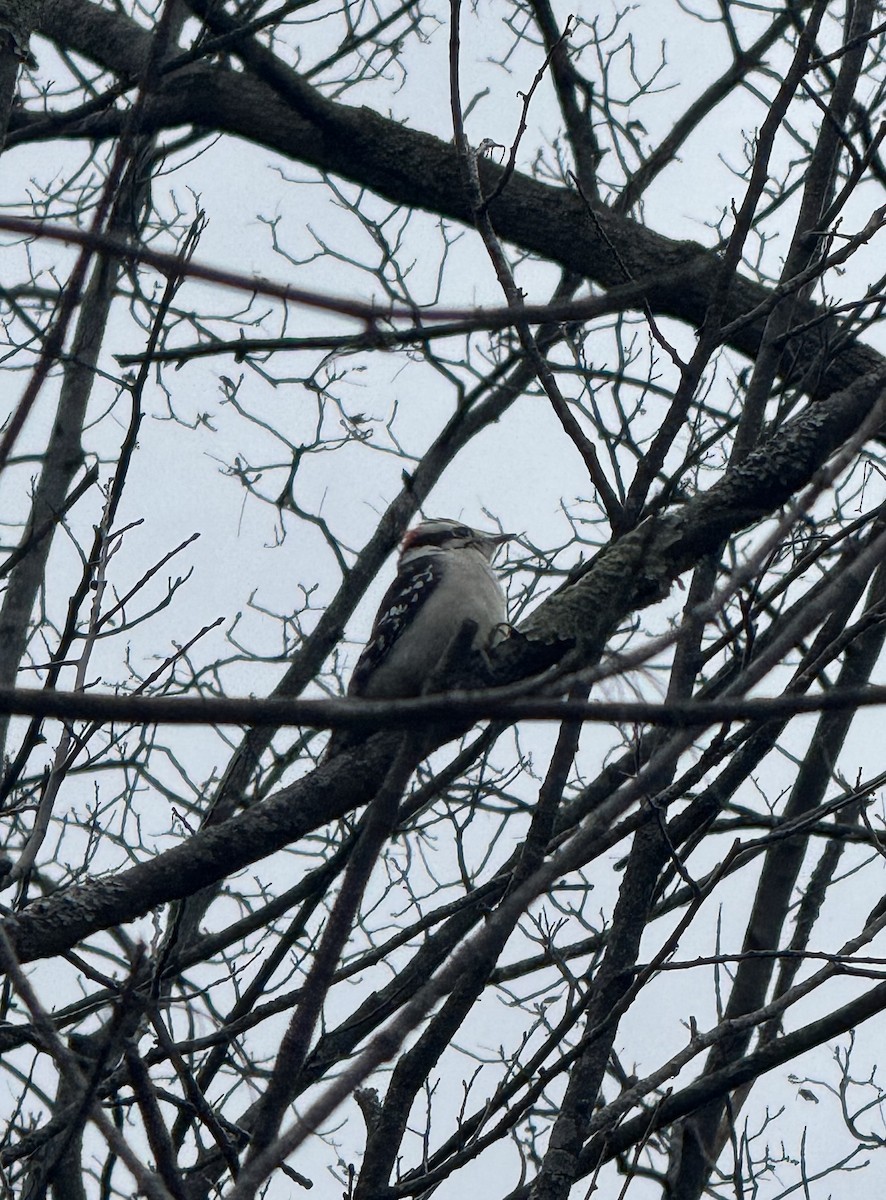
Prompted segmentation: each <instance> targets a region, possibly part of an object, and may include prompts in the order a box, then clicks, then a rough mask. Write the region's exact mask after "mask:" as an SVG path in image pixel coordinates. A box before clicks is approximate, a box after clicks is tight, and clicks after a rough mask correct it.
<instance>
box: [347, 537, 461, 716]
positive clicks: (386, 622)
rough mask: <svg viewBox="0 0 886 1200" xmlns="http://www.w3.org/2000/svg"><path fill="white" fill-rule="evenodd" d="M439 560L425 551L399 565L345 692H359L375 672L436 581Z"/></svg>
mask: <svg viewBox="0 0 886 1200" xmlns="http://www.w3.org/2000/svg"><path fill="white" fill-rule="evenodd" d="M439 577H440V564H439V563H438V562H437V561H436V557H435V556H432V555H428V556H426V557H421V558H417V559H415V561H414V562H411V563H407V565H406V566H404V567H402V568H401V570H400V572H399V573H398V575H397V578H396V579H395V580H394V582H393V583H392V584H391V586H390V587H389V588H388V590H387V592H386V594H385V598H384V600H382V602H381V607H380V608H379V610H378V614H377V616H376V618H375V623H374V625H373V626H372V634H371V636H370V638H369V641H368V642H367V644H366V647H365V648H364V650H363V653H362V654H361V655H360V657H359V659H358V660H357V665H356V667H355V668H354V674H353V675H352V677H351V682H350V685H349V687H348V695H349V696H362V695H363V692H364V690H365V688H366V685H367V683H368V681H369V680H370V678H372V676H373V675H375V674H376V672H377V671H378V670H379V668H380V667H382V666H383V665H384V662H385V660H386V659H387V657H388V656H389V654H390V653H391V650H392V648H393V647H394V645H396V643H397V642H398V641H399V640H400V638H401V637H402V636H403V633H404V631H405V630H406V629H408V628H409V626H410V625H411V624H412V622H413V621H414V620H415V617H416V616H417V614H418V613H419V611H420V610H421V607H422V602H423V600H424V599H425V598H426V597H427V596H428V595H430V593H431V592H433V590H434V588H435V586H436V584H437V583H438V582H439Z"/></svg>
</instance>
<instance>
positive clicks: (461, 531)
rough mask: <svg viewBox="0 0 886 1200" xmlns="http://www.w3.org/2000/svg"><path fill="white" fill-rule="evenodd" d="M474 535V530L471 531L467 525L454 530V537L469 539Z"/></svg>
mask: <svg viewBox="0 0 886 1200" xmlns="http://www.w3.org/2000/svg"><path fill="white" fill-rule="evenodd" d="M473 533H474V531H473V529H469V528H468V526H467V525H459V526H458V528H457V529H453V531H452V536H453V537H466V538H469V537H472V536H473Z"/></svg>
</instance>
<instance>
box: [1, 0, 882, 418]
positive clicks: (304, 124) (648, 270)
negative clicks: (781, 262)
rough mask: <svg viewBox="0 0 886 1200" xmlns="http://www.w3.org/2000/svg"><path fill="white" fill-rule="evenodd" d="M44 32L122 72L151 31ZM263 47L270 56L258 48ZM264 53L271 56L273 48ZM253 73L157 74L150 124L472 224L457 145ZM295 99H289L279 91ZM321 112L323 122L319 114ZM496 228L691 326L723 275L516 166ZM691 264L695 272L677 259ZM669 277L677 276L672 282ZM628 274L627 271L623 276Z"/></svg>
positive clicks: (753, 287)
mask: <svg viewBox="0 0 886 1200" xmlns="http://www.w3.org/2000/svg"><path fill="white" fill-rule="evenodd" d="M40 29H41V32H42V33H43V34H44V35H45V36H46V37H49V38H51V39H52V40H54V41H56V42H57V43H58V44H59V45H60V46H64V47H66V48H68V49H70V50H74V51H76V52H77V53H79V54H82V55H84V56H85V57H87V58H89V59H91V60H92V61H94V62H96V63H98V64H99V65H101V66H103V67H105V68H107V69H108V70H111V71H114V72H116V73H118V74H120V75H122V76H127V75H131V74H132V73H134V71H135V70H137V67H138V64H139V63H140V62H141V60H142V58H143V56H144V55H145V54H147V53H148V50H149V46H150V36H149V35H148V34H147V33H146V31H145V30H143V29H141V28H140V27H139V26H138V25H136V24H135V23H134V22H130V21H129V20H128V19H127V18H125V17H123V16H121V15H119V14H117V13H108V12H106V11H103V10H101V9H99V8H98V7H97V6H96V5H93V4H91V3H89V0H47V4H46V6H45V8H44V11H43V14H42V20H41V24H40ZM265 54H266V55H267V54H270V52H269V51H265ZM271 57H272V58H273V56H271ZM263 65H264V67H265V68H268V69H267V70H266V71H265V77H264V78H262V79H259V78H256V76H255V75H254V74H251V73H249V72H246V73H238V72H234V71H231V70H229V69H228V68H226V67H225V66H223V65H220V64H206V63H198V64H195V65H188V66H186V67H182V68H181V69H180V70H178V71H175V72H173V73H171V74H169V75H167V76H166V77H164V78H163V79H162V80H161V82H160V85H159V87H158V90H157V92H156V94H155V95H154V96H153V97H152V98H151V99H150V100H148V101H147V103H146V105H145V110H144V113H143V115H142V126H143V129H144V130H145V132H157V131H159V130H162V129H170V128H175V127H177V126H180V125H196V126H198V127H202V128H205V129H207V130H208V131H209V130H218V131H221V132H227V133H230V134H232V135H234V136H237V137H243V138H245V139H247V140H248V141H251V142H253V143H258V144H261V145H264V146H266V147H267V148H269V149H272V150H275V151H277V152H278V153H280V154H282V155H284V156H285V157H287V158H291V159H293V160H296V161H299V162H303V163H306V164H308V165H311V166H315V167H317V168H318V169H319V170H322V171H328V172H331V173H333V174H337V175H340V176H341V177H343V178H345V179H350V180H352V181H353V182H355V183H357V184H360V185H361V186H363V187H367V188H369V189H371V190H372V191H374V192H375V193H376V194H378V195H379V196H382V197H384V198H385V199H387V200H390V201H391V202H392V203H394V204H401V205H407V206H410V207H414V208H418V209H424V210H425V211H429V212H433V213H437V214H439V215H441V216H444V217H450V218H453V219H455V220H457V221H460V222H463V223H465V224H470V223H471V219H472V218H471V212H470V205H469V202H468V200H467V198H466V196H465V194H464V189H463V188H462V186H461V178H460V173H459V167H458V152H457V150H456V148H455V147H454V146H453V145H451V144H449V143H446V142H444V141H442V140H441V139H439V138H436V137H433V136H432V135H431V134H428V133H423V132H421V131H420V130H415V129H410V128H407V127H406V126H404V125H402V124H400V123H399V122H398V121H394V120H391V119H390V118H387V117H383V116H380V115H379V114H378V113H375V112H373V111H372V110H371V109H368V108H353V107H349V106H347V105H344V104H338V103H335V102H333V101H330V100H327V99H325V98H324V97H322V96H321V94H320V93H319V92H312V96H311V104H310V107H311V110H312V113H313V119H308V118H306V117H305V116H304V115H303V112H304V108H305V102H304V96H305V92H306V89H308V90H311V89H309V87H308V85H307V84H305V82H304V81H303V80H302V79H301V78H300V77H299V76H298V75H297V74H296V73H295V72H294V71H292V70H291V69H290V68H289V67H286V66H285V65H284V64H283V63H282V62H280V61H279V60H275V62H274V72H273V83H274V86H273V87H272V86H270V85H269V83H268V82H266V79H267V78H268V76H269V74H270V70H269V63H268V60H267V58H265V59H264V60H263ZM287 84H288V85H289V91H288V95H289V96H290V97H291V96H292V95H293V94H295V95H296V96H297V97H299V98H300V100H299V104H298V106H296V104H295V103H294V102H293V101H292V99H291V98H290V99H289V101H287V99H285V98H284V96H283V95H282V89H283V88H284V87H285V86H286V85H287ZM318 113H322V120H320V119H318V115H317V114H318ZM123 120H124V116H123V114H121V113H118V112H116V111H111V112H107V113H103V114H98V115H96V116H93V117H90V118H86V119H84V120H82V121H80V122H78V123H76V124H73V125H72V124H71V123H70V122H69V120H68V119H67V117H66V116H65V115H64V114H58V115H57V116H56V117H49V118H47V117H46V116H45V114H43V113H41V114H39V115H31V114H23V115H21V116H16V117H15V118H14V121H13V128H14V131H15V136H16V139H17V141H19V142H26V141H28V140H30V139H31V138H33V139H34V140H37V139H44V138H57V137H75V138H85V137H89V138H95V139H104V138H109V137H114V136H116V135H117V134H118V133H119V132H120V129H121V127H122V123H123ZM478 169H479V172H480V182H481V184H482V187H483V192H484V194H485V195H489V194H491V193H492V192H493V191H494V190H495V187H496V185H497V183H498V182H499V179H500V178H501V174H502V168H501V167H499V166H498V165H497V164H496V163H494V162H493V161H492V160H491V159H489V158H482V159H481V160H480V161H479V163H478ZM490 213H491V216H492V218H493V220H494V222H495V227H496V229H497V231H498V233H499V236H500V237H501V238H502V239H503V240H505V241H507V242H510V243H512V244H514V245H517V246H519V247H521V248H523V249H525V250H528V251H531V252H533V253H536V254H538V255H540V256H541V257H543V258H547V259H549V260H551V261H553V262H556V263H558V264H560V265H561V266H563V267H565V268H566V269H567V270H570V271H572V272H575V273H576V274H579V275H582V276H585V277H587V278H588V279H590V280H592V281H593V282H594V283H596V284H598V285H599V286H600V287H603V288H607V289H608V288H611V287H615V286H618V285H620V284H624V283H627V282H630V281H631V280H635V279H638V278H640V277H642V276H647V275H648V276H651V275H653V274H659V273H660V274H661V282H660V283H659V285H658V286H656V287H654V288H652V289H651V290H650V293H649V294H648V295H647V297H646V299H647V302H648V305H649V308H650V311H652V312H653V313H654V314H656V315H661V316H670V317H674V318H676V319H678V320H681V321H685V322H687V323H689V324H692V325H700V324H701V323H702V321H703V319H704V315H705V312H706V309H707V305H708V299H709V296H710V291H711V287H712V286H713V284H714V282H715V279H716V277H717V273H718V271H719V261H718V259H717V256H716V253H715V252H713V251H711V250H708V249H705V248H704V247H703V246H700V245H699V244H698V243H695V242H687V241H674V240H673V239H671V238H667V237H664V236H662V235H661V234H658V233H656V232H654V231H653V230H650V229H648V228H646V227H645V226H643V225H641V224H640V223H639V222H637V221H633V220H631V219H629V218H627V217H624V216H621V215H618V214H616V213H613V212H612V211H609V210H606V209H599V210H595V214H594V219H593V220H592V219H591V218H590V216H589V214H588V211H587V207H586V204H585V201H584V200H583V199H582V197H581V196H579V195H578V194H577V193H575V192H572V191H569V190H567V189H566V188H563V187H556V186H553V185H550V184H546V183H542V182H540V181H538V180H536V179H532V178H531V177H529V176H527V175H525V174H521V173H519V172H515V173H514V175H513V176H512V178H511V180H510V182H509V183H508V186H507V188H506V189H505V191H504V192H503V193H502V195H501V196H499V198H498V199H497V200H496V201H495V204H494V205H493V206H492V207H491V210H490ZM690 265H691V266H692V268H693V271H692V278H690V279H688V280H687V279H685V277H683V276H684V273H685V268H687V267H688V266H690ZM669 272H677V273H680V274H681V279H680V281H679V282H678V283H676V284H675V283H673V282H671V281H669V280H668V278H667V276H668V273H669ZM626 275H627V276H628V278H626ZM770 299H771V291H770V290H769V289H767V288H766V287H764V286H762V285H760V284H757V283H754V282H752V281H750V280H748V279H745V278H743V277H742V276H740V275H737V276H736V277H735V280H734V283H733V286H732V289H731V292H730V296H729V302H728V304H727V306H726V309H725V311H724V313H723V321H724V323H725V324H729V323H730V322H733V321H735V320H738V318H740V317H741V316H742V314H744V313H747V312H750V311H751V310H754V309H757V308H758V307H759V306H760V305H764V306H765V305H766V303H767V301H769V300H770ZM824 315H825V314H824V312H823V310H821V309H820V308H819V307H817V306H815V305H812V304H808V303H804V304H798V306H797V309H796V320H797V322H798V323H805V322H808V321H810V320H814V319H815V318H821V317H823V316H824ZM764 326H765V316H764V315H758V316H757V318H756V319H755V320H754V321H752V322H750V323H749V324H747V325H745V326H742V327H740V328H734V329H733V330H732V331H731V334H730V339H729V344H730V345H731V346H732V347H733V348H734V349H736V350H738V351H739V352H740V353H742V354H745V355H747V356H748V357H753V355H754V354H755V352H756V350H757V348H758V346H759V343H760V338H761V336H762V333H763V330H764ZM827 328H828V326H827V324H826V325H825V326H823V327H822V328H817V329H816V330H815V332H814V334H811V335H810V336H809V338H808V343H809V344H808V348H806V347H805V346H804V347H800V346H797V345H794V344H793V343H792V350H793V351H794V352H795V357H799V358H801V359H804V360H809V359H811V358H812V356H813V354H814V353H815V351H817V350H820V349H821V348H822V347H823V346H826V344H827V336H826V335H827ZM881 362H882V360H881V358H880V356H879V355H878V354H877V353H876V352H875V351H873V350H871V349H870V348H868V347H866V346H863V345H859V344H854V345H850V346H848V347H847V348H846V349H845V350H844V351H843V352H842V353H841V354H840V355H839V356H838V357H837V358H835V359H834V360H833V361H832V362H829V363H828V364H827V367H826V369H825V370H824V371H823V373H822V375H821V377H820V378H819V379H818V380H816V383H815V394H816V395H817V396H822V395H827V394H828V393H830V392H832V391H834V390H836V389H838V388H842V387H845V386H846V385H847V384H849V383H851V382H852V381H853V379H855V378H857V377H858V376H859V375H862V374H868V373H869V372H871V371H872V370H876V369H877V368H878V367H879V366H880V365H881Z"/></svg>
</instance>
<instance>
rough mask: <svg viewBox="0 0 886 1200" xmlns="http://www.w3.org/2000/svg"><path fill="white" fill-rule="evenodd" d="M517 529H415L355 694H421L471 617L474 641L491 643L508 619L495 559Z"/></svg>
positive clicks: (354, 680)
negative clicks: (502, 531)
mask: <svg viewBox="0 0 886 1200" xmlns="http://www.w3.org/2000/svg"><path fill="white" fill-rule="evenodd" d="M512 536H513V535H512V534H509V533H487V532H485V531H484V530H481V529H472V528H471V526H470V525H465V524H463V523H462V522H461V521H450V520H447V519H443V518H439V517H438V518H434V519H432V520H428V521H422V523H421V524H420V525H417V526H416V527H415V528H414V529H410V530H409V531H408V532H407V534H406V536H405V537H404V538H403V542H402V544H401V546H400V558H399V562H398V564H397V577H396V579H395V580H394V582H393V583H392V584H391V586H390V587H389V588H388V591H387V594H386V595H385V598H384V599H383V600H382V603H381V607H380V608H379V610H378V613H377V614H376V617H375V621H374V623H373V626H372V633H371V634H370V637H369V641H368V642H367V644H366V646H365V648H364V650H363V652H362V654H361V655H360V657H359V659H358V660H357V665H356V667H355V668H354V674H353V675H352V677H351V682H350V685H349V687H348V695H349V696H361V697H364V698H366V699H373V700H378V699H385V700H390V699H397V698H400V697H404V696H419V695H421V693H422V692H423V691H425V689H426V688H427V685H428V682H429V681H430V680H431V679H432V677H433V675H434V672H435V671H436V670H437V669H438V668H439V666H440V662H441V659H442V658H443V656H444V655H445V653H446V651H447V649H448V648H449V646H450V645H451V644H452V642H453V639H454V638H455V637H456V636H457V635H458V634H459V632H460V631H461V630H462V628H463V627H464V625H465V623H466V622H467V621H472V622H474V623H475V624H476V626H477V629H476V633H475V634H474V638H473V648H474V649H475V650H481V649H485V648H486V647H488V646H489V645H490V644H491V641H492V640H493V638H494V635H495V631H496V629H497V628H498V627H499V626H504V625H506V623H507V603H506V601H505V596H504V592H503V591H502V588H501V584H500V583H499V581H498V579H497V577H496V574H495V572H494V571H493V569H492V560H493V558H494V557H495V553H496V551H497V550H498V548H499V546H501V544H502V543H503V542H506V541H508V539H509V538H511V537H512ZM341 741H342V739H341V738H339V737H338V736H336V735H333V738H332V740H331V741H330V745H329V751H330V752H331V753H337V752H338V751H339V750H341V749H342V748H343V746H342V744H341Z"/></svg>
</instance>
